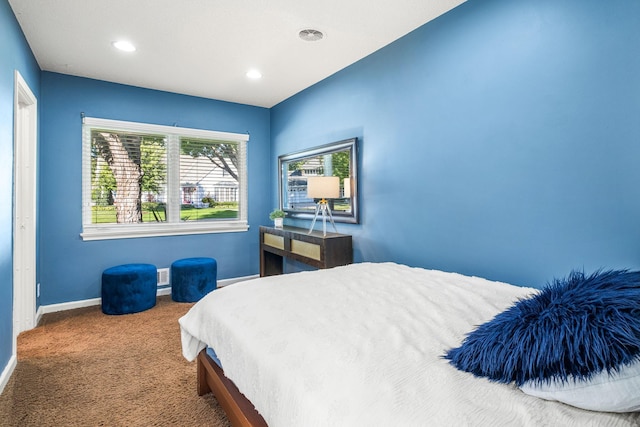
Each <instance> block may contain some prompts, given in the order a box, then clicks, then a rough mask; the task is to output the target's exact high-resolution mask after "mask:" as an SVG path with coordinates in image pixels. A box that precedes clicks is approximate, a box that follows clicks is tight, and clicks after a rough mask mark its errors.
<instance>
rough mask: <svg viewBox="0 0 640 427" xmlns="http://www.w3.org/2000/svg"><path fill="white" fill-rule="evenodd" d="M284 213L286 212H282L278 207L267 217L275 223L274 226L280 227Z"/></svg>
mask: <svg viewBox="0 0 640 427" xmlns="http://www.w3.org/2000/svg"><path fill="white" fill-rule="evenodd" d="M285 215H286V214H285V213H284V211H281V210H280V209H276V210H274V211H273V212H271V213H270V214H269V219H271V220H273V223H274V224H275V227H276V228H282V222H283V219H284V217H285Z"/></svg>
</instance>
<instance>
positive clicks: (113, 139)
mask: <svg viewBox="0 0 640 427" xmlns="http://www.w3.org/2000/svg"><path fill="white" fill-rule="evenodd" d="M248 139H249V136H248V135H246V134H234V133H224V132H214V131H205V130H199V129H186V128H178V127H171V126H160V125H151V124H144V123H133V122H122V121H115V120H104V119H96V118H88V117H87V118H85V119H84V122H83V128H82V146H83V171H82V214H83V215H82V216H83V230H82V234H81V235H82V238H83V239H84V240H97V239H114V238H128V237H146V236H168V235H178V234H199V233H216V232H232V231H246V230H247V229H248V225H247V186H246V182H247V177H246V174H247V171H246V167H245V165H246V151H247V150H246V145H247V141H248Z"/></svg>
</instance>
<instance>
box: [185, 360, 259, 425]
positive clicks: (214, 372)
mask: <svg viewBox="0 0 640 427" xmlns="http://www.w3.org/2000/svg"><path fill="white" fill-rule="evenodd" d="M197 361H198V363H197V365H198V396H202V395H205V394H207V393H209V392H212V393H213V395H214V396H215V397H216V399H217V400H218V403H220V406H222V409H223V410H224V412H225V413H226V415H227V418H229V421H231V425H233V426H234V427H268V426H267V423H266V421H265V420H264V418H262V416H261V415H260V414H259V413H258V411H257V410H256V408H255V407H254V406H253V404H252V403H251V402H250V401H249V399H247V398H246V397H245V396H244V394H242V393H240V390H238V387H236V385H235V384H234V383H233V381H231V380H230V379H229V378H227V377H226V376H225V375H224V372H223V371H222V368H220V366H218V364H217V363H216V362H214V361H213V359H212V358H211V357H210V356H209V355H208V354H207V351H206V349H205V350H202V351H201V352H200V353H199V354H198V358H197Z"/></svg>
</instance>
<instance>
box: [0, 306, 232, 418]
mask: <svg viewBox="0 0 640 427" xmlns="http://www.w3.org/2000/svg"><path fill="white" fill-rule="evenodd" d="M191 306H192V304H184V303H176V302H173V301H171V299H170V297H169V296H163V297H159V298H158V304H157V305H156V307H154V308H152V309H150V310H147V311H144V312H142V313H135V314H127V315H122V316H107V315H105V314H102V312H101V310H100V306H95V307H88V308H82V309H77V310H69V311H66V312H60V313H50V314H47V315H45V316H43V319H42V321H41V322H40V325H39V326H38V327H37V328H35V329H33V330H31V331H28V332H25V333H22V334H20V336H19V337H18V364H17V366H16V369H15V371H14V373H13V375H12V377H11V379H10V380H9V383H8V384H7V386H6V387H5V389H4V391H3V393H2V395H0V426H20V427H23V426H185V427H186V426H215V427H229V426H230V424H229V422H228V421H227V419H226V417H225V416H224V413H223V412H222V409H221V408H220V406H219V405H218V403H217V402H216V400H215V398H214V397H213V396H212V395H211V394H208V395H206V396H203V397H200V396H198V395H197V393H196V365H195V362H191V363H190V362H187V361H186V360H185V359H184V358H183V357H182V354H181V348H180V329H179V326H178V322H177V320H178V318H179V317H180V316H182V315H183V314H184V313H186V312H187V310H188V309H189V308H190V307H191Z"/></svg>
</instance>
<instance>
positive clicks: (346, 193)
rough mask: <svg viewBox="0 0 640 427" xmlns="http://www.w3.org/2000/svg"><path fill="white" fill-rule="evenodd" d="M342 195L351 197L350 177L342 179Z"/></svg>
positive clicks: (346, 197)
mask: <svg viewBox="0 0 640 427" xmlns="http://www.w3.org/2000/svg"><path fill="white" fill-rule="evenodd" d="M343 197H344V198H345V199H349V198H351V178H345V179H344V192H343Z"/></svg>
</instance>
